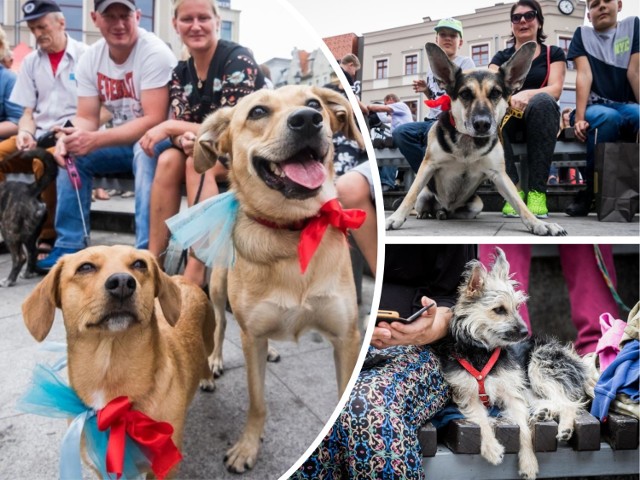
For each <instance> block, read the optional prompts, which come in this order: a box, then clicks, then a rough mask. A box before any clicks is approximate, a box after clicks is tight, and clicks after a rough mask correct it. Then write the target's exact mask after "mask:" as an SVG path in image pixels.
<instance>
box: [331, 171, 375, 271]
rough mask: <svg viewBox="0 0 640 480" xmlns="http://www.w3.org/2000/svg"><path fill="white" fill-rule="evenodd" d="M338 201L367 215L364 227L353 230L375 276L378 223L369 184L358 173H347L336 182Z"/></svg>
mask: <svg viewBox="0 0 640 480" xmlns="http://www.w3.org/2000/svg"><path fill="white" fill-rule="evenodd" d="M336 189H337V190H338V200H340V203H341V204H342V206H343V207H344V208H359V209H361V210H364V211H365V212H366V214H367V218H366V219H365V221H364V223H363V224H362V226H361V227H360V228H358V229H355V230H351V235H353V239H354V240H355V241H356V243H357V244H358V248H359V249H360V251H361V252H362V255H363V256H364V259H365V260H366V261H367V264H369V268H370V269H371V272H372V273H373V275H374V276H375V274H376V263H377V258H378V223H377V221H376V209H375V206H374V204H373V201H372V200H371V193H370V190H369V182H367V179H366V178H365V177H364V176H363V175H361V174H360V173H358V172H347V173H346V174H344V175H342V176H341V177H340V178H339V179H338V181H337V182H336Z"/></svg>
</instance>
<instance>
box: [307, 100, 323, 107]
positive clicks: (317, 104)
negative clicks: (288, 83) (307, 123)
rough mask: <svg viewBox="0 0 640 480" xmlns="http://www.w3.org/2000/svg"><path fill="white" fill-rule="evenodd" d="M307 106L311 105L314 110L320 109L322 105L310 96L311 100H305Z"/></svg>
mask: <svg viewBox="0 0 640 480" xmlns="http://www.w3.org/2000/svg"><path fill="white" fill-rule="evenodd" d="M307 107H311V108H314V109H316V110H322V105H321V104H320V102H319V101H318V100H316V99H315V98H312V99H311V100H308V101H307Z"/></svg>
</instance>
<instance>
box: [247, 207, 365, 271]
mask: <svg viewBox="0 0 640 480" xmlns="http://www.w3.org/2000/svg"><path fill="white" fill-rule="evenodd" d="M366 216H367V214H366V212H365V211H364V210H359V209H356V208H353V209H347V210H343V209H342V207H341V206H340V202H338V199H337V198H333V199H331V200H329V201H328V202H326V203H325V204H324V205H322V207H320V211H319V212H318V213H317V214H316V215H315V216H313V217H311V218H306V219H304V220H300V221H299V222H294V223H292V224H288V225H279V224H276V223H273V222H271V221H269V220H264V219H260V218H255V217H249V218H251V219H252V220H254V221H255V222H258V223H259V224H261V225H264V226H266V227H269V228H277V229H288V230H294V231H300V232H301V233H300V241H299V242H298V259H299V261H300V271H301V272H302V273H304V272H305V271H306V270H307V267H308V266H309V262H310V261H311V258H312V257H313V254H314V253H315V252H316V250H317V249H318V246H319V245H320V242H321V241H322V237H323V236H324V232H326V231H327V228H328V227H329V225H331V226H333V227H335V228H337V229H339V230H340V231H342V233H343V234H344V235H346V234H347V229H349V228H360V226H361V225H362V224H363V223H364V220H365V218H366Z"/></svg>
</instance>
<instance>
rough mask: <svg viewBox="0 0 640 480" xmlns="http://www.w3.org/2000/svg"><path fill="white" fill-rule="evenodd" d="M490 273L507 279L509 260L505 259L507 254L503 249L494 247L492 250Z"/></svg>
mask: <svg viewBox="0 0 640 480" xmlns="http://www.w3.org/2000/svg"><path fill="white" fill-rule="evenodd" d="M491 273H492V274H493V275H495V276H497V277H499V278H502V279H504V280H508V279H509V262H508V261H507V256H506V255H505V254H504V251H502V249H501V248H499V247H496V249H495V252H494V260H493V266H492V267H491Z"/></svg>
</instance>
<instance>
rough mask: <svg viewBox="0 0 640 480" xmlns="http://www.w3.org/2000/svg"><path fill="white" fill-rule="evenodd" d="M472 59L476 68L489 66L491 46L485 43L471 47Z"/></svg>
mask: <svg viewBox="0 0 640 480" xmlns="http://www.w3.org/2000/svg"><path fill="white" fill-rule="evenodd" d="M471 59H472V60H473V63H475V64H476V67H482V66H484V65H489V44H488V43H483V44H482V45H472V46H471Z"/></svg>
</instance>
